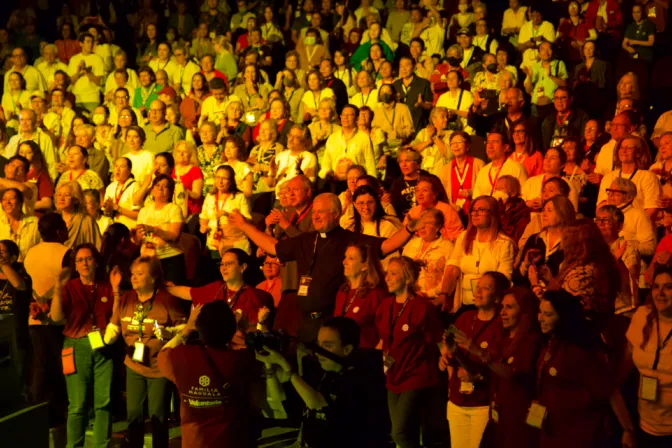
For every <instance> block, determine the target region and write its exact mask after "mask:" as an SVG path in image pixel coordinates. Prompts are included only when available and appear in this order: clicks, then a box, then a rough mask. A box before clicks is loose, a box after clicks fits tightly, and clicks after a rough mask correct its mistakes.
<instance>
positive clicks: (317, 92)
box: [301, 70, 334, 122]
mask: <svg viewBox="0 0 672 448" xmlns="http://www.w3.org/2000/svg"><path fill="white" fill-rule="evenodd" d="M306 87H307V88H306V91H305V93H304V94H303V97H302V98H301V103H302V105H303V121H304V122H306V121H314V120H316V119H318V117H319V115H318V109H319V106H320V101H322V100H323V99H325V98H332V99H333V98H334V91H333V90H331V89H330V88H329V87H326V86H325V83H324V77H323V76H322V75H321V74H320V72H319V71H317V70H311V71H309V72H308V74H307V75H306Z"/></svg>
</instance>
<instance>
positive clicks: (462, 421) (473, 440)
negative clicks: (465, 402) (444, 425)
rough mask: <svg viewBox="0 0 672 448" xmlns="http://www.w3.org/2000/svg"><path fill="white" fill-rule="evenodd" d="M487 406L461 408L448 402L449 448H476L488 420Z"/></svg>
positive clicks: (488, 409)
mask: <svg viewBox="0 0 672 448" xmlns="http://www.w3.org/2000/svg"><path fill="white" fill-rule="evenodd" d="M489 411H490V408H489V407H488V406H476V407H462V406H457V405H455V404H453V402H452V401H449V402H448V425H449V426H450V446H451V448H478V447H479V445H480V444H481V438H482V437H483V431H485V426H486V425H487V424H488V420H489V418H490V412H489Z"/></svg>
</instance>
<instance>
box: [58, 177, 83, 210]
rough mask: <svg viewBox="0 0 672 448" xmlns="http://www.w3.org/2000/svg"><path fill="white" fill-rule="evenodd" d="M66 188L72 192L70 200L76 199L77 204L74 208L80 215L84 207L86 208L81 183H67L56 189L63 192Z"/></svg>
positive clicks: (74, 181)
mask: <svg viewBox="0 0 672 448" xmlns="http://www.w3.org/2000/svg"><path fill="white" fill-rule="evenodd" d="M64 188H67V189H68V191H69V192H70V198H71V199H76V200H77V203H76V204H74V205H73V208H74V209H75V212H76V213H79V212H81V211H82V207H83V206H84V193H83V192H82V187H81V185H79V182H77V181H76V180H73V181H70V182H65V183H62V184H61V185H59V186H58V187H56V192H58V191H60V190H63V189H64Z"/></svg>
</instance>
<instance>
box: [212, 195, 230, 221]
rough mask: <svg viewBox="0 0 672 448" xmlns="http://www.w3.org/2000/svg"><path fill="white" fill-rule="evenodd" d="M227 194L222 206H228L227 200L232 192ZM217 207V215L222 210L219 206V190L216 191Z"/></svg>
mask: <svg viewBox="0 0 672 448" xmlns="http://www.w3.org/2000/svg"><path fill="white" fill-rule="evenodd" d="M226 194H227V196H225V197H224V205H223V206H222V208H224V206H226V201H227V200H228V199H229V197H228V195H229V194H230V193H226ZM215 209H216V210H217V215H218V216H219V210H220V208H219V191H218V192H217V193H215Z"/></svg>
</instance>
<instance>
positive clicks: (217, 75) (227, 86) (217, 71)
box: [201, 69, 229, 91]
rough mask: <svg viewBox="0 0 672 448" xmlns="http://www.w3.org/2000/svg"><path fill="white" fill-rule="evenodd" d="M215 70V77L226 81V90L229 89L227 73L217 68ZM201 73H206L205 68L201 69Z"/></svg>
mask: <svg viewBox="0 0 672 448" xmlns="http://www.w3.org/2000/svg"><path fill="white" fill-rule="evenodd" d="M214 72H215V78H219V79H221V80H222V81H224V84H226V90H227V91H228V90H229V80H228V79H227V77H226V75H225V74H224V73H222V72H220V71H219V70H217V69H215V70H214ZM201 74H202V75H205V72H204V71H203V70H201Z"/></svg>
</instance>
